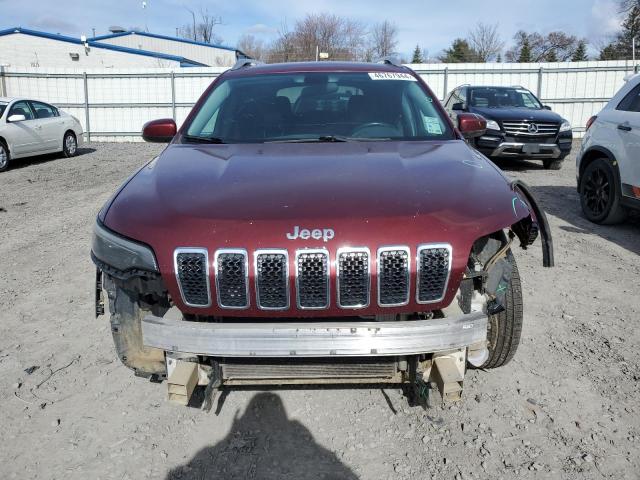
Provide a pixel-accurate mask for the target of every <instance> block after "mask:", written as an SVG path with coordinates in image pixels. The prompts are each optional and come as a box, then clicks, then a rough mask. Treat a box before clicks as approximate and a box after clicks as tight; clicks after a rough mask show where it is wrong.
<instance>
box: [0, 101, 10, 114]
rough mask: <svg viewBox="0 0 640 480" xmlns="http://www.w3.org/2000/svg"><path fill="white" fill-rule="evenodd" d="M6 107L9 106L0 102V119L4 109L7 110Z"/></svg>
mask: <svg viewBox="0 0 640 480" xmlns="http://www.w3.org/2000/svg"><path fill="white" fill-rule="evenodd" d="M7 105H9V104H8V103H6V102H0V117H1V116H2V114H3V113H4V109H5V108H7Z"/></svg>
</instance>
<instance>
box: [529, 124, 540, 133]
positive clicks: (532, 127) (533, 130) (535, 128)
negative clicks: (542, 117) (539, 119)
mask: <svg viewBox="0 0 640 480" xmlns="http://www.w3.org/2000/svg"><path fill="white" fill-rule="evenodd" d="M527 130H528V131H529V133H538V125H536V124H535V123H530V124H529V126H528V127H527Z"/></svg>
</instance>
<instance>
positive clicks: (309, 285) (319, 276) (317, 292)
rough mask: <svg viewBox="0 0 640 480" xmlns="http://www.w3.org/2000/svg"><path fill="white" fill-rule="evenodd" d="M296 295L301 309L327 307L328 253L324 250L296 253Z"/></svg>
mask: <svg viewBox="0 0 640 480" xmlns="http://www.w3.org/2000/svg"><path fill="white" fill-rule="evenodd" d="M296 297H297V299H298V300H297V301H298V308H301V309H305V310H306V309H322V308H327V307H329V253H328V252H327V251H326V250H301V251H298V252H297V253H296Z"/></svg>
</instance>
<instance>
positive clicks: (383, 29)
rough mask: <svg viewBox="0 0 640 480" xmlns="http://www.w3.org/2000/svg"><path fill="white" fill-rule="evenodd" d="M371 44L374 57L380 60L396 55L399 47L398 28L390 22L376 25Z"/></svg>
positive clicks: (373, 29)
mask: <svg viewBox="0 0 640 480" xmlns="http://www.w3.org/2000/svg"><path fill="white" fill-rule="evenodd" d="M371 42H372V50H373V53H374V55H376V56H378V57H380V58H381V57H388V56H391V55H395V54H396V53H397V52H396V48H397V46H398V27H397V26H396V25H395V24H394V23H392V22H390V21H389V20H385V21H384V22H381V23H378V24H376V25H374V26H373V28H372V30H371Z"/></svg>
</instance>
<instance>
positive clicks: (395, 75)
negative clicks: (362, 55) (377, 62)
mask: <svg viewBox="0 0 640 480" xmlns="http://www.w3.org/2000/svg"><path fill="white" fill-rule="evenodd" d="M369 77H370V78H371V80H408V81H410V82H417V81H418V80H417V79H416V77H414V76H413V75H411V74H410V73H402V72H369Z"/></svg>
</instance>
